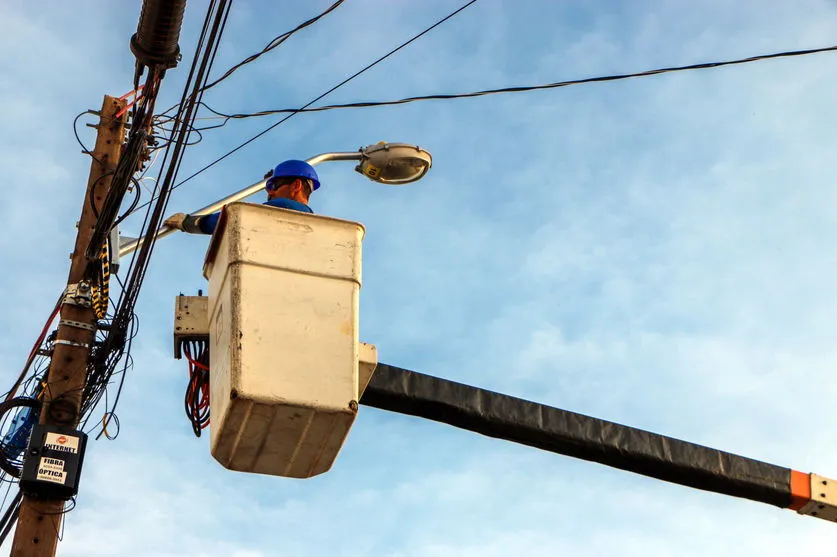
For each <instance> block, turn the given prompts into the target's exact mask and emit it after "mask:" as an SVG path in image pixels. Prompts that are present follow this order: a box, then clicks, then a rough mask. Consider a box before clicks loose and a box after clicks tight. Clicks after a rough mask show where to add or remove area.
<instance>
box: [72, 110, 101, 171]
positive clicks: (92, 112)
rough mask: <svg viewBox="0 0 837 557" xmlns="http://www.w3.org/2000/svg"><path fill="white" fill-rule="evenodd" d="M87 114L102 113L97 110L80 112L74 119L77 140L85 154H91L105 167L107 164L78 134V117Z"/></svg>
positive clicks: (96, 114) (91, 156)
mask: <svg viewBox="0 0 837 557" xmlns="http://www.w3.org/2000/svg"><path fill="white" fill-rule="evenodd" d="M85 114H93V115H94V116H99V115H100V113H99V112H96V111H95V110H85V111H84V112H80V113H79V114H78V115H77V116H76V117H75V118H74V119H73V134H74V135H75V136H76V141H78V144H79V145H81V152H82V153H84V154H85V155H90V158H92V159H93V160H94V161H96V162H97V163H99V165H100V166H102V167H104V166H105V165H104V164H102V161H100V160H99V159H98V158H96V156H95V155H93V151H91V150H90V149H88V148H87V145H85V144H84V142H83V141H82V140H81V137H79V135H78V129H77V125H78V119H79V118H81V117H82V116H84V115H85Z"/></svg>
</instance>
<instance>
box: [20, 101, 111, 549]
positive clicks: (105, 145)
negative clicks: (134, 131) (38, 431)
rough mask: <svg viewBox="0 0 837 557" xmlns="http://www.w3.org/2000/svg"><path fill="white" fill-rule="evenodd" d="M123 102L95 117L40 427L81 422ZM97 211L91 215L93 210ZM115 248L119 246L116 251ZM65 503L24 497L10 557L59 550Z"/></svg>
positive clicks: (108, 106)
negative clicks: (104, 207) (98, 257)
mask: <svg viewBox="0 0 837 557" xmlns="http://www.w3.org/2000/svg"><path fill="white" fill-rule="evenodd" d="M125 106H126V101H121V100H119V99H116V98H114V97H110V96H107V95H106V96H105V98H104V101H103V103H102V111H101V113H100V115H99V125H98V126H97V130H98V134H97V136H96V146H95V148H94V149H93V153H91V154H92V158H93V160H92V161H91V164H90V177H89V178H88V181H87V191H86V193H85V196H84V200H83V202H82V209H81V217H80V218H79V222H78V235H77V236H76V243H75V249H74V250H73V253H72V254H71V260H72V262H71V264H70V274H69V278H68V280H67V291H66V293H65V298H64V301H63V304H62V306H61V321H60V322H59V325H58V332H57V336H56V340H55V349H54V351H53V354H52V360H51V362H50V366H49V372H48V375H47V386H46V389H45V393H44V400H43V408H42V410H41V420H40V421H41V423H42V424H47V425H58V426H65V427H72V428H75V427H77V426H78V423H79V420H80V418H81V416H80V415H79V414H80V406H81V395H82V391H83V389H84V385H85V381H86V379H87V361H88V359H89V356H90V347H91V346H92V344H93V341H94V340H95V336H96V332H95V331H96V316H95V312H94V310H93V308H92V307H91V305H90V303H89V302H90V298H91V283H90V281H89V278H90V277H89V274H88V269H89V268H90V265H89V262H88V260H87V258H86V257H85V252H86V251H87V245H88V244H89V243H90V237H91V234H92V232H93V229H94V227H95V225H96V220H97V217H96V215H97V214H98V213H99V212H100V211H101V204H102V201H103V200H104V199H105V197H106V196H107V193H108V190H109V188H110V182H111V178H112V176H113V171H114V169H115V168H116V163H117V162H118V160H119V155H120V149H121V147H122V141H123V137H124V133H125V120H126V116H125V114H122V115H121V116H120V117H118V118H117V117H116V115H117V114H118V113H119V112H120V111H122V110H123V109H124V108H125ZM94 206H95V210H94ZM115 249H118V247H115ZM64 504H65V501H63V500H45V499H33V498H31V497H28V496H26V497H24V499H23V503H22V505H21V508H20V515H19V517H18V521H17V530H16V531H15V537H14V542H13V545H12V553H11V555H12V556H13V557H41V556H43V557H52V556H53V555H55V551H56V549H57V547H58V536H59V532H60V531H61V520H62V517H63V514H62V511H63V508H64Z"/></svg>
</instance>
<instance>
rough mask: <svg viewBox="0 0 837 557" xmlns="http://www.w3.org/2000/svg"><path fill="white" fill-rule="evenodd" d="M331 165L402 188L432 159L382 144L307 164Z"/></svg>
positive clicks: (127, 248)
mask: <svg viewBox="0 0 837 557" xmlns="http://www.w3.org/2000/svg"><path fill="white" fill-rule="evenodd" d="M328 161H359V162H358V165H357V166H356V167H355V170H357V171H358V172H360V173H361V174H363V175H364V176H366V177H367V178H369V179H370V180H373V181H375V182H378V183H380V184H387V185H391V186H399V185H402V184H409V183H410V182H415V181H417V180H420V179H422V178H423V177H424V175H425V174H427V171H428V170H430V166H431V165H432V164H433V159H432V157H431V156H430V153H429V152H427V151H425V150H424V149H421V148H419V147H417V146H414V145H408V144H406V143H386V142H383V141H382V142H380V143H376V144H375V145H368V146H366V147H362V148H360V149H358V150H357V151H356V152H349V153H323V154H321V155H317V156H315V157H311V158H310V159H307V160H306V161H305V162H307V163H308V164H310V165H312V166H315V165H317V164H320V163H322V162H328ZM266 180H267V178H264V179H262V180H261V181H259V182H256V183H255V184H252V185H250V186H247V187H246V188H244V189H243V190H241V191H238V192H236V193H234V194H232V195H229V196H227V197H225V198H223V199H220V200H218V201H216V202H215V203H212V204H210V205H207V206H206V207H203V208H201V209H198V210H197V211H195V212H193V213H191V214H192V215H195V216H201V215H209V214H211V213H214V212H216V211H220V210H221V209H222V208H223V207H224V205H227V204H229V203H233V202H235V201H238V200H240V199H244V198H245V197H249V196H251V195H253V194H254V193H258V192H259V191H261V190H263V189H264V184H265V181H266ZM176 231H177V229H176V228H169V227H167V226H162V227H160V228H158V229H157V232H155V233H154V238H156V239H158V238H162V237H164V236H168V235H169V234H171V233H172V232H176ZM142 243H143V239H142V238H134V239H132V240H130V241H129V242H126V243H125V244H124V245H121V246H120V247H119V257H125V256H126V255H128V254H130V253H133V252H134V251H136V250H137V249H138V248H139V247H140V246H141V245H142Z"/></svg>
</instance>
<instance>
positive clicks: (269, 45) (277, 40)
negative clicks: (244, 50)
mask: <svg viewBox="0 0 837 557" xmlns="http://www.w3.org/2000/svg"><path fill="white" fill-rule="evenodd" d="M343 2H345V0H337V1H336V2H334V3H333V4H332V5H331V6H329V7H328V8H326V10H325V11H323V12H321V13H320V14H319V15H316V16H314V17H312V18H311V19H308V20H306V21H303V22H302V23H300V24H299V25H297V26H296V27H294V28H293V29H291V30H290V31H286V32H284V33H282V34H281V35H279V36H277V37H274V38H273V39H271V40H270V42H269V43H267V45H266V46H265V47H264V48H263V49H262V50H260V51H259V52H257V53H255V54H252V55H250V56H248V57H247V58H245V59H244V60H242V61H241V62H239V63H238V64H236V65H234V66H233V67H231V68H230V69H228V70H227V71H226V72H224V74H223V75H222V76H221V77H219V78H218V79H216V80H215V81H213V82H212V83H209V84H207V85H204V86H203V87H202V88H201V90H200V91H201V93H203V92H204V91H207V90H209V89H211V88H212V87H215V86H216V85H218V84H219V83H221V82H222V81H224V80H225V79H227V78H228V77H230V76H231V75H232V74H233V73H234V72H235V71H236V70H238V69H239V68H241V67H242V66H245V65H247V64H249V63H250V62H253V61H255V60H256V59H258V58H259V57H261V56H262V55H264V54H267V53H268V52H270V51H271V50H273V49H275V48H276V47H278V46H279V45H281V44H282V43H284V42H285V41H286V40H288V39H290V38H291V37H292V36H293V35H294V34H296V33H297V32H298V31H301V30H302V29H305V28H306V27H309V26H311V25H313V24H315V23H316V22H317V21H319V20H320V19H322V18H323V17H325V16H327V15H328V14H330V13H331V12H333V11H334V10H336V9H337V8H338V7H339V6H340V4H342V3H343ZM177 106H178V105H173V106H171V107H170V108H168V109H167V110H165V111H163V112H161V113H160V114H159V116H164V115H165V114H168V113H169V112H171V111H172V110H174V109H175V108H177Z"/></svg>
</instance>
